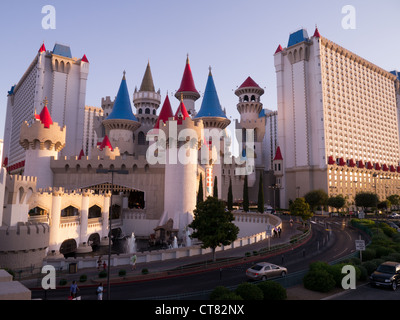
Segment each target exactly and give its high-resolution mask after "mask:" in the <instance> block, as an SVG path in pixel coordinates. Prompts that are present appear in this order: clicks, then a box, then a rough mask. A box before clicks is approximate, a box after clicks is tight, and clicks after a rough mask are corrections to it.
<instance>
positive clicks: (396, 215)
mask: <svg viewBox="0 0 400 320" xmlns="http://www.w3.org/2000/svg"><path fill="white" fill-rule="evenodd" d="M389 218H392V219H399V218H400V214H398V213H392V214H391V215H390V216H389Z"/></svg>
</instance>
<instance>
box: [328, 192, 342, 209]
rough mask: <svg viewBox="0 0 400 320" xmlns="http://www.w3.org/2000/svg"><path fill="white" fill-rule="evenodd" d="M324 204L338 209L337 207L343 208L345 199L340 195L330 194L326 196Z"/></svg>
mask: <svg viewBox="0 0 400 320" xmlns="http://www.w3.org/2000/svg"><path fill="white" fill-rule="evenodd" d="M326 204H327V205H328V206H330V207H333V208H335V209H336V211H338V210H339V209H341V208H343V207H344V205H345V204H346V199H345V198H344V197H343V196H342V195H341V194H339V195H337V196H331V197H329V198H328V201H327V202H326Z"/></svg>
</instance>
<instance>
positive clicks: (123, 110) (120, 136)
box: [103, 72, 140, 155]
mask: <svg viewBox="0 0 400 320" xmlns="http://www.w3.org/2000/svg"><path fill="white" fill-rule="evenodd" d="M103 124H104V127H105V128H106V135H108V137H109V139H110V141H111V144H112V145H113V146H116V147H118V148H119V150H120V153H121V154H128V155H133V154H134V144H133V132H134V131H135V130H136V129H138V128H139V127H140V122H138V120H137V118H136V117H135V116H134V114H133V113H132V106H131V102H130V99H129V92H128V86H127V84H126V78H125V72H124V76H123V78H122V81H121V85H120V87H119V90H118V94H117V97H116V98H115V101H114V106H113V109H112V112H111V113H110V115H109V116H108V117H107V118H106V119H105V120H103Z"/></svg>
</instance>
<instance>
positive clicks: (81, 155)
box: [78, 149, 85, 160]
mask: <svg viewBox="0 0 400 320" xmlns="http://www.w3.org/2000/svg"><path fill="white" fill-rule="evenodd" d="M84 156H85V153H84V152H83V149H81V152H80V153H79V156H78V160H81V159H82V157H84Z"/></svg>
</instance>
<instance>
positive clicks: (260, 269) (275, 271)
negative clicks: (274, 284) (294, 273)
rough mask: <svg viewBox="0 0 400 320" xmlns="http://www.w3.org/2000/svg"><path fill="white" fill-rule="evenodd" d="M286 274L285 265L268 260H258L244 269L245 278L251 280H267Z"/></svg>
mask: <svg viewBox="0 0 400 320" xmlns="http://www.w3.org/2000/svg"><path fill="white" fill-rule="evenodd" d="M286 274H287V269H286V268H285V267H280V266H277V265H276V264H272V263H268V262H258V263H256V264H255V265H253V266H252V267H250V268H249V269H247V270H246V276H247V278H249V279H251V280H267V279H268V278H273V277H279V276H281V277H284V276H285V275H286Z"/></svg>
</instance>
